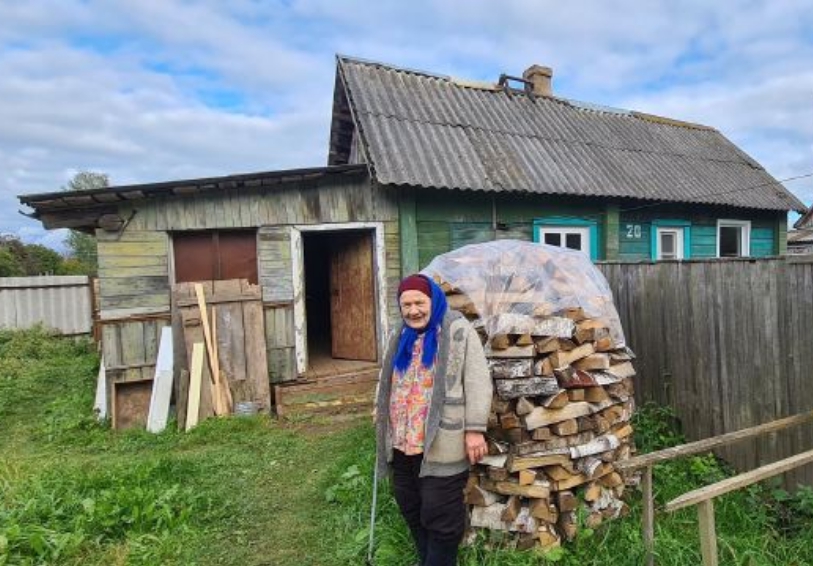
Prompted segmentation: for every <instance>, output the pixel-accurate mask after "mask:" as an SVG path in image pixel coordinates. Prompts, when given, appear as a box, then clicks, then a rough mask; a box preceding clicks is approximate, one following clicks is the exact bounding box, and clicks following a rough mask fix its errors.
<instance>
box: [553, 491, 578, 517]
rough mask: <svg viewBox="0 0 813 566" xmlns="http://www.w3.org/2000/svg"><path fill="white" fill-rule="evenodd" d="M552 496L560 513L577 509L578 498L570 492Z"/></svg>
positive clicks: (561, 492) (560, 492)
mask: <svg viewBox="0 0 813 566" xmlns="http://www.w3.org/2000/svg"><path fill="white" fill-rule="evenodd" d="M554 495H555V501H556V507H558V508H559V512H560V513H567V512H569V511H575V510H576V509H577V508H578V507H579V500H578V498H577V497H576V496H575V495H574V494H573V492H572V491H570V490H561V491H559V492H557V493H556V494H554Z"/></svg>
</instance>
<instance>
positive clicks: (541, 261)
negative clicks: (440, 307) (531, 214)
mask: <svg viewBox="0 0 813 566" xmlns="http://www.w3.org/2000/svg"><path fill="white" fill-rule="evenodd" d="M422 273H423V274H425V275H427V276H429V277H433V278H434V279H435V280H436V281H440V282H443V283H445V284H446V286H445V287H444V288H445V290H447V291H448V290H450V289H449V287H451V288H452V289H453V291H452V294H451V295H450V297H449V298H450V306H451V307H452V308H459V307H460V306H461V301H462V302H464V303H465V307H467V308H462V309H460V310H463V311H464V312H465V313H466V314H467V315H469V316H470V317H471V318H475V317H476V318H479V319H480V320H481V321H482V322H483V324H484V327H485V331H486V332H487V334H488V335H489V337H492V336H495V335H498V334H518V333H525V332H529V333H533V330H534V329H535V328H538V327H539V325H540V324H541V323H542V322H543V321H545V320H549V321H551V319H552V318H554V317H558V316H563V315H566V314H571V315H572V313H573V311H574V310H576V309H582V311H583V313H584V315H585V316H586V317H588V318H595V319H600V320H602V321H603V322H604V323H605V324H606V325H607V327H608V328H609V329H610V336H611V337H612V339H613V342H614V343H615V347H617V348H621V347H624V346H625V345H626V344H625V341H624V332H623V330H622V328H621V320H620V319H619V317H618V311H617V310H616V308H615V305H614V304H613V297H612V292H611V291H610V287H609V285H608V284H607V280H606V279H605V278H604V275H603V274H602V273H601V272H600V271H599V270H598V269H597V268H596V266H595V265H593V263H592V262H591V261H590V258H589V257H587V256H586V255H585V254H584V253H582V252H580V251H576V250H570V249H565V248H558V247H555V246H549V245H546V244H538V243H533V242H524V241H519V240H498V241H494V242H487V243H483V244H472V245H469V246H464V247H462V248H459V249H456V250H454V251H451V252H449V253H446V254H443V255H440V256H437V257H436V258H435V259H434V260H432V262H431V263H430V264H429V265H428V266H427V267H426V268H425V269H424V270H423V271H422Z"/></svg>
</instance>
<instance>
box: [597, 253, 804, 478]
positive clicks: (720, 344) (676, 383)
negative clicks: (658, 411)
mask: <svg viewBox="0 0 813 566" xmlns="http://www.w3.org/2000/svg"><path fill="white" fill-rule="evenodd" d="M599 268H600V269H601V271H603V272H604V274H605V276H606V277H607V279H608V281H609V283H610V286H611V288H612V289H613V293H614V296H615V301H616V306H617V307H618V311H619V314H620V316H621V320H622V323H623V325H624V331H625V334H626V338H627V342H628V344H629V345H630V347H631V348H632V349H633V350H634V351H635V353H636V354H637V355H638V359H637V361H636V369H637V370H638V376H637V377H636V380H637V382H636V385H637V388H638V390H637V392H636V396H637V397H638V400H639V401H641V402H645V401H649V400H653V401H656V402H657V403H660V404H665V405H671V406H672V407H674V408H675V409H676V411H677V413H678V416H679V417H680V419H681V422H682V423H683V427H684V432H685V433H686V435H687V436H688V437H689V439H691V440H696V439H700V438H706V437H709V436H714V435H717V434H721V433H724V432H729V431H733V430H737V429H740V428H744V427H748V426H754V425H757V424H760V423H764V422H769V421H771V420H774V419H777V418H780V417H783V416H787V415H791V414H796V413H800V412H804V411H810V410H813V396H811V395H810V393H809V392H810V387H811V385H813V339H811V333H810V326H809V321H810V320H813V264H810V263H807V264H803V263H793V262H791V261H787V260H783V259H760V260H757V261H748V260H732V261H725V260H723V261H720V260H713V261H689V262H675V263H671V262H670V263H666V262H664V263H655V264H652V263H635V264H609V263H608V264H600V265H599ZM809 449H813V429H811V427H806V428H798V429H792V430H789V431H785V432H782V433H777V434H774V435H769V436H766V437H763V438H760V439H757V440H754V441H748V442H742V443H739V444H737V445H734V446H732V447H730V448H729V449H727V450H725V451H722V452H721V455H722V456H723V457H725V458H726V459H727V460H728V461H729V462H730V463H731V464H733V465H734V466H735V467H736V468H737V469H740V470H748V469H753V468H755V467H757V466H760V465H763V464H767V463H770V462H773V461H776V460H779V459H781V458H785V457H788V456H791V455H793V454H795V453H798V452H801V451H804V450H809ZM787 479H788V483H789V484H790V485H791V486H792V485H795V484H796V483H805V484H807V485H813V466H807V467H806V468H801V469H799V470H798V471H796V472H794V473H792V474H789V475H788V478H787Z"/></svg>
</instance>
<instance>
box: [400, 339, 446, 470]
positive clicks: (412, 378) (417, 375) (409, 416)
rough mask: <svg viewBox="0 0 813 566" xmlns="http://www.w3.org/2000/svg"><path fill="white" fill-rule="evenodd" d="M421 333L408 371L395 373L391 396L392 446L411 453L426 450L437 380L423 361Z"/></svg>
mask: <svg viewBox="0 0 813 566" xmlns="http://www.w3.org/2000/svg"><path fill="white" fill-rule="evenodd" d="M423 338H424V335H423V334H421V335H419V336H418V338H417V339H416V340H415V347H414V348H413V350H412V361H411V362H410V364H409V367H408V368H407V369H406V371H404V372H400V371H398V370H397V369H396V370H394V371H393V372H392V395H391V396H390V430H391V431H392V447H393V448H395V449H396V450H400V451H401V452H403V453H404V454H406V455H407V456H412V455H415V454H421V453H423V448H424V441H425V436H426V415H427V414H428V412H429V401H430V400H431V397H432V385H433V384H434V381H435V376H434V372H433V370H432V369H426V368H425V367H423V365H422V364H421V357H422V356H423Z"/></svg>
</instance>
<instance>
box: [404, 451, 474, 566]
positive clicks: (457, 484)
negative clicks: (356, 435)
mask: <svg viewBox="0 0 813 566" xmlns="http://www.w3.org/2000/svg"><path fill="white" fill-rule="evenodd" d="M422 460H423V454H417V455H415V456H407V455H405V454H404V453H403V452H400V451H399V450H395V451H394V454H393V463H392V464H393V490H394V491H395V501H396V502H397V503H398V507H399V508H400V510H401V515H403V516H404V520H405V521H406V523H407V526H408V527H409V530H410V531H411V532H412V537H413V538H414V539H415V545H416V546H417V548H418V556H419V558H420V564H421V566H454V564H455V563H456V561H457V547H458V545H459V544H460V540H461V539H462V538H463V531H464V530H465V529H466V505H465V503H464V501H463V489H464V488H465V487H466V481H467V479H468V477H469V473H468V471H466V472H463V473H461V474H457V475H454V476H449V477H435V476H427V477H423V478H422V477H419V474H420V470H421V461H422Z"/></svg>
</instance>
